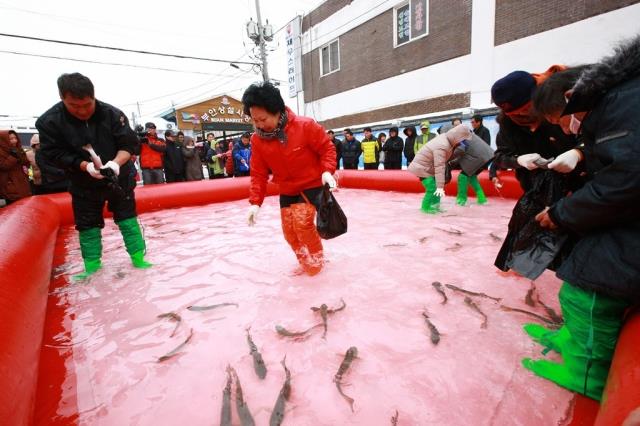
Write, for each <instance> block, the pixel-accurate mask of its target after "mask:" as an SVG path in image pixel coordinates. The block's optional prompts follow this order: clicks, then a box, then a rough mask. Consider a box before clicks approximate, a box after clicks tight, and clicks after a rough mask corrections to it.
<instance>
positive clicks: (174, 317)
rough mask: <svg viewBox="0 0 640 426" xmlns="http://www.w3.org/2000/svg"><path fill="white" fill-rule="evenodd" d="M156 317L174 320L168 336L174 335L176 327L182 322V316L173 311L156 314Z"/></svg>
mask: <svg viewBox="0 0 640 426" xmlns="http://www.w3.org/2000/svg"><path fill="white" fill-rule="evenodd" d="M157 318H169V320H171V321H175V323H176V326H175V327H174V328H173V331H172V332H171V334H170V335H169V337H173V336H175V334H176V331H178V327H180V324H181V323H182V317H181V316H180V315H178V314H176V313H175V312H167V313H166V314H160V315H158V317H157Z"/></svg>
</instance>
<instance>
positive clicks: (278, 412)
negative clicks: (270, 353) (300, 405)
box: [269, 356, 291, 426]
mask: <svg viewBox="0 0 640 426" xmlns="http://www.w3.org/2000/svg"><path fill="white" fill-rule="evenodd" d="M286 361H287V357H286V356H285V357H284V359H283V360H282V361H281V362H280V363H281V364H282V366H283V367H284V373H285V380H284V384H283V385H282V388H281V389H280V393H279V394H278V399H277V400H276V405H275V406H274V407H273V412H272V413H271V418H270V419H269V426H280V425H281V424H282V420H284V408H285V403H286V402H287V401H288V400H289V396H290V395H291V372H290V371H289V369H288V368H287V364H286Z"/></svg>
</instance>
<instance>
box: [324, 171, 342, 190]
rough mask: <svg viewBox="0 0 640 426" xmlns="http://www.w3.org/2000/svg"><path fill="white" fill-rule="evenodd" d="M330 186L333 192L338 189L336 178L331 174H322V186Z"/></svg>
mask: <svg viewBox="0 0 640 426" xmlns="http://www.w3.org/2000/svg"><path fill="white" fill-rule="evenodd" d="M327 183H328V184H329V191H333V190H334V189H336V188H337V187H338V182H336V180H335V179H334V177H333V176H332V175H331V173H329V172H324V173H322V184H323V185H324V184H327Z"/></svg>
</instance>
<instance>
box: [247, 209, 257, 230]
mask: <svg viewBox="0 0 640 426" xmlns="http://www.w3.org/2000/svg"><path fill="white" fill-rule="evenodd" d="M259 211H260V206H258V205H256V204H252V205H251V207H249V214H248V216H247V223H248V224H249V226H253V225H255V224H256V222H257V221H258V212H259Z"/></svg>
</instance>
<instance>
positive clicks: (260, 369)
mask: <svg viewBox="0 0 640 426" xmlns="http://www.w3.org/2000/svg"><path fill="white" fill-rule="evenodd" d="M250 329H251V327H249V328H247V343H248V344H249V350H250V352H249V354H250V355H251V357H252V358H253V369H254V370H255V372H256V374H257V375H258V377H260V378H261V379H264V378H265V377H266V376H267V366H266V365H265V364H264V360H263V359H262V354H261V353H260V352H259V351H258V347H257V346H256V344H255V343H253V339H252V338H251V334H250V333H249V330H250Z"/></svg>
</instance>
